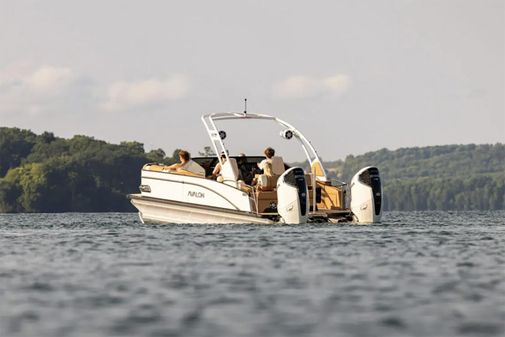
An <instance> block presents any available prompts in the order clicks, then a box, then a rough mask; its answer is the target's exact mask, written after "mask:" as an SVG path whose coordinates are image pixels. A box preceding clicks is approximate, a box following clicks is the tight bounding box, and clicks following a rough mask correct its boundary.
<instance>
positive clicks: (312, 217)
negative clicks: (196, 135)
mask: <svg viewBox="0 0 505 337" xmlns="http://www.w3.org/2000/svg"><path fill="white" fill-rule="evenodd" d="M201 119H202V122H203V124H204V126H205V129H206V131H207V133H208V135H209V138H210V140H211V143H212V147H213V149H214V151H215V153H216V156H217V157H216V158H208V157H203V158H193V160H194V161H196V162H197V163H198V164H200V165H201V166H202V167H203V169H204V170H205V172H206V175H209V172H212V169H213V166H215V165H216V164H217V163H218V160H219V155H220V154H224V156H225V157H226V161H225V162H224V163H223V164H222V169H221V176H222V177H221V178H222V179H221V180H219V181H215V180H212V179H207V178H206V177H205V176H204V175H200V174H194V173H193V172H173V171H169V170H167V167H166V166H164V165H162V164H146V165H144V167H143V168H142V172H141V180H142V182H141V185H140V190H141V193H140V194H130V195H129V196H128V197H129V198H130V199H131V202H132V204H133V205H134V206H135V207H136V208H137V209H138V210H139V216H140V218H141V220H142V221H143V222H150V223H267V224H268V223H276V222H280V223H289V224H299V223H305V222H314V221H317V222H348V221H354V222H359V223H375V222H380V219H381V215H382V209H381V204H382V191H381V185H380V178H379V172H378V169H377V168H375V167H366V168H364V169H362V170H360V171H359V172H358V173H357V174H356V175H355V176H354V178H353V179H352V182H351V187H350V194H351V201H350V208H347V207H346V205H347V204H349V201H346V192H347V191H346V190H347V188H346V185H345V184H337V183H335V182H334V181H333V182H332V181H330V180H329V179H328V176H327V173H326V170H325V169H324V166H323V163H322V161H321V160H320V158H319V155H318V154H317V151H316V150H315V148H314V147H313V146H312V144H311V142H310V141H309V140H308V139H307V138H306V137H305V136H304V135H303V134H302V133H301V132H300V131H299V130H298V129H296V128H295V127H294V126H292V125H291V124H289V123H287V122H285V121H283V120H281V119H279V118H277V117H273V116H269V115H265V114H252V113H247V112H244V113H212V114H207V115H203V116H202V118H201ZM253 119H254V120H271V121H274V122H276V123H277V124H279V125H280V126H281V127H282V128H283V129H284V130H283V131H281V137H283V138H285V139H292V138H294V139H296V140H298V142H299V143H300V145H301V147H302V149H303V151H304V153H305V155H306V158H307V161H308V164H309V167H310V172H308V173H307V172H304V170H303V169H302V168H301V167H288V166H287V165H285V164H284V163H283V161H282V158H280V157H274V158H272V159H273V160H274V161H273V162H275V164H277V165H274V166H275V167H274V173H275V176H274V178H275V180H276V183H275V184H274V185H273V186H270V187H269V188H267V187H266V186H267V185H266V184H262V183H261V182H262V181H266V179H267V178H266V177H264V175H259V176H257V180H258V181H259V183H258V184H257V185H255V186H251V185H248V184H247V183H246V182H245V181H243V180H242V179H241V176H240V171H241V170H242V169H246V170H247V168H253V167H256V164H257V163H258V162H259V161H261V160H262V159H263V158H262V157H261V156H254V157H240V158H239V157H237V156H230V155H229V152H228V150H227V148H226V146H225V144H224V139H225V138H226V132H225V131H223V130H220V129H218V127H217V126H216V122H219V121H226V120H241V121H244V122H246V123H247V121H248V120H253ZM237 160H240V161H241V165H243V166H242V167H241V168H240V169H239V167H238V165H237ZM279 163H281V164H279ZM275 171H277V172H275ZM268 179H271V177H270V178H268Z"/></svg>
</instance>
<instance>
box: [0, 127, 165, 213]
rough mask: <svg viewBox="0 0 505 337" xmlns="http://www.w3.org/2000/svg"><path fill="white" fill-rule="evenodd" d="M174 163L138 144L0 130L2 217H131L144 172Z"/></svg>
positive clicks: (0, 196)
mask: <svg viewBox="0 0 505 337" xmlns="http://www.w3.org/2000/svg"><path fill="white" fill-rule="evenodd" d="M172 161H173V158H171V157H169V158H166V157H165V152H164V151H163V150H161V149H157V150H153V151H150V152H148V153H145V151H144V146H143V144H142V143H139V142H122V143H121V144H119V145H115V144H108V143H106V142H104V141H100V140H96V139H94V138H93V137H87V136H79V135H78V136H74V137H73V138H71V139H62V138H57V137H54V135H52V134H51V133H43V134H42V135H40V136H37V135H35V134H34V133H32V132H30V131H26V130H19V129H15V128H0V172H1V174H0V212H89V211H97V212H100V211H133V210H134V208H133V207H132V206H131V205H130V203H129V202H128V200H127V199H126V194H128V193H132V192H135V191H137V190H138V185H139V184H140V169H141V168H142V166H143V165H144V164H145V163H147V162H167V163H168V162H172Z"/></svg>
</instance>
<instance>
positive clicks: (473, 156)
mask: <svg viewBox="0 0 505 337" xmlns="http://www.w3.org/2000/svg"><path fill="white" fill-rule="evenodd" d="M369 165H373V166H377V167H378V168H379V171H380V174H381V179H382V184H383V191H384V209H386V210H498V209H505V145H504V144H500V143H498V144H494V145H491V144H483V145H475V144H469V145H445V146H428V147H413V148H402V149H398V150H395V151H390V150H387V149H381V150H379V151H374V152H368V153H365V154H363V155H360V156H353V155H349V156H347V157H346V158H345V160H338V161H334V162H329V163H327V166H328V167H329V168H330V170H331V173H332V174H333V176H334V177H336V178H338V179H340V180H342V181H349V180H350V179H351V177H352V175H353V174H354V173H355V172H357V171H358V170H359V169H360V168H362V167H365V166H369Z"/></svg>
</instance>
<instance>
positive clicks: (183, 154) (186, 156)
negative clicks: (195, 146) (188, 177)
mask: <svg viewBox="0 0 505 337" xmlns="http://www.w3.org/2000/svg"><path fill="white" fill-rule="evenodd" d="M179 159H180V160H181V162H183V163H185V162H188V161H189V160H190V159H191V156H190V154H189V152H188V151H185V150H180V151H179Z"/></svg>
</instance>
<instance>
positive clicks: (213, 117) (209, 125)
mask: <svg viewBox="0 0 505 337" xmlns="http://www.w3.org/2000/svg"><path fill="white" fill-rule="evenodd" d="M248 119H263V120H271V121H274V122H277V123H278V124H279V125H281V126H282V127H284V128H286V129H287V130H289V131H291V132H292V134H293V137H295V138H296V139H297V140H298V141H299V142H300V144H301V146H302V149H303V151H304V152H305V155H306V156H307V160H308V162H309V164H310V167H311V169H313V167H314V166H315V165H319V167H320V168H321V171H322V175H317V177H316V179H317V180H319V181H328V178H327V175H326V170H325V169H324V167H323V163H322V162H321V160H320V158H319V155H318V154H317V151H316V149H314V147H313V146H312V144H311V143H310V141H309V140H308V139H307V138H305V136H304V135H303V134H302V133H301V132H300V131H299V130H297V129H296V128H295V127H294V126H292V125H291V124H289V123H287V122H285V121H283V120H281V119H279V118H277V117H273V116H269V115H264V114H252V113H242V112H223V113H211V114H207V115H203V116H202V122H203V124H204V125H205V129H206V130H207V133H208V134H209V137H210V140H211V143H212V146H213V147H214V150H215V151H216V156H217V157H218V158H219V156H220V155H219V154H220V153H224V154H225V156H226V159H227V160H228V159H229V157H228V151H227V150H226V146H225V145H224V142H223V139H224V138H225V134H223V131H219V130H218V128H217V127H216V123H215V122H216V121H223V120H248ZM223 136H224V137H223ZM313 173H314V172H313ZM314 195H315V194H314Z"/></svg>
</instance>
